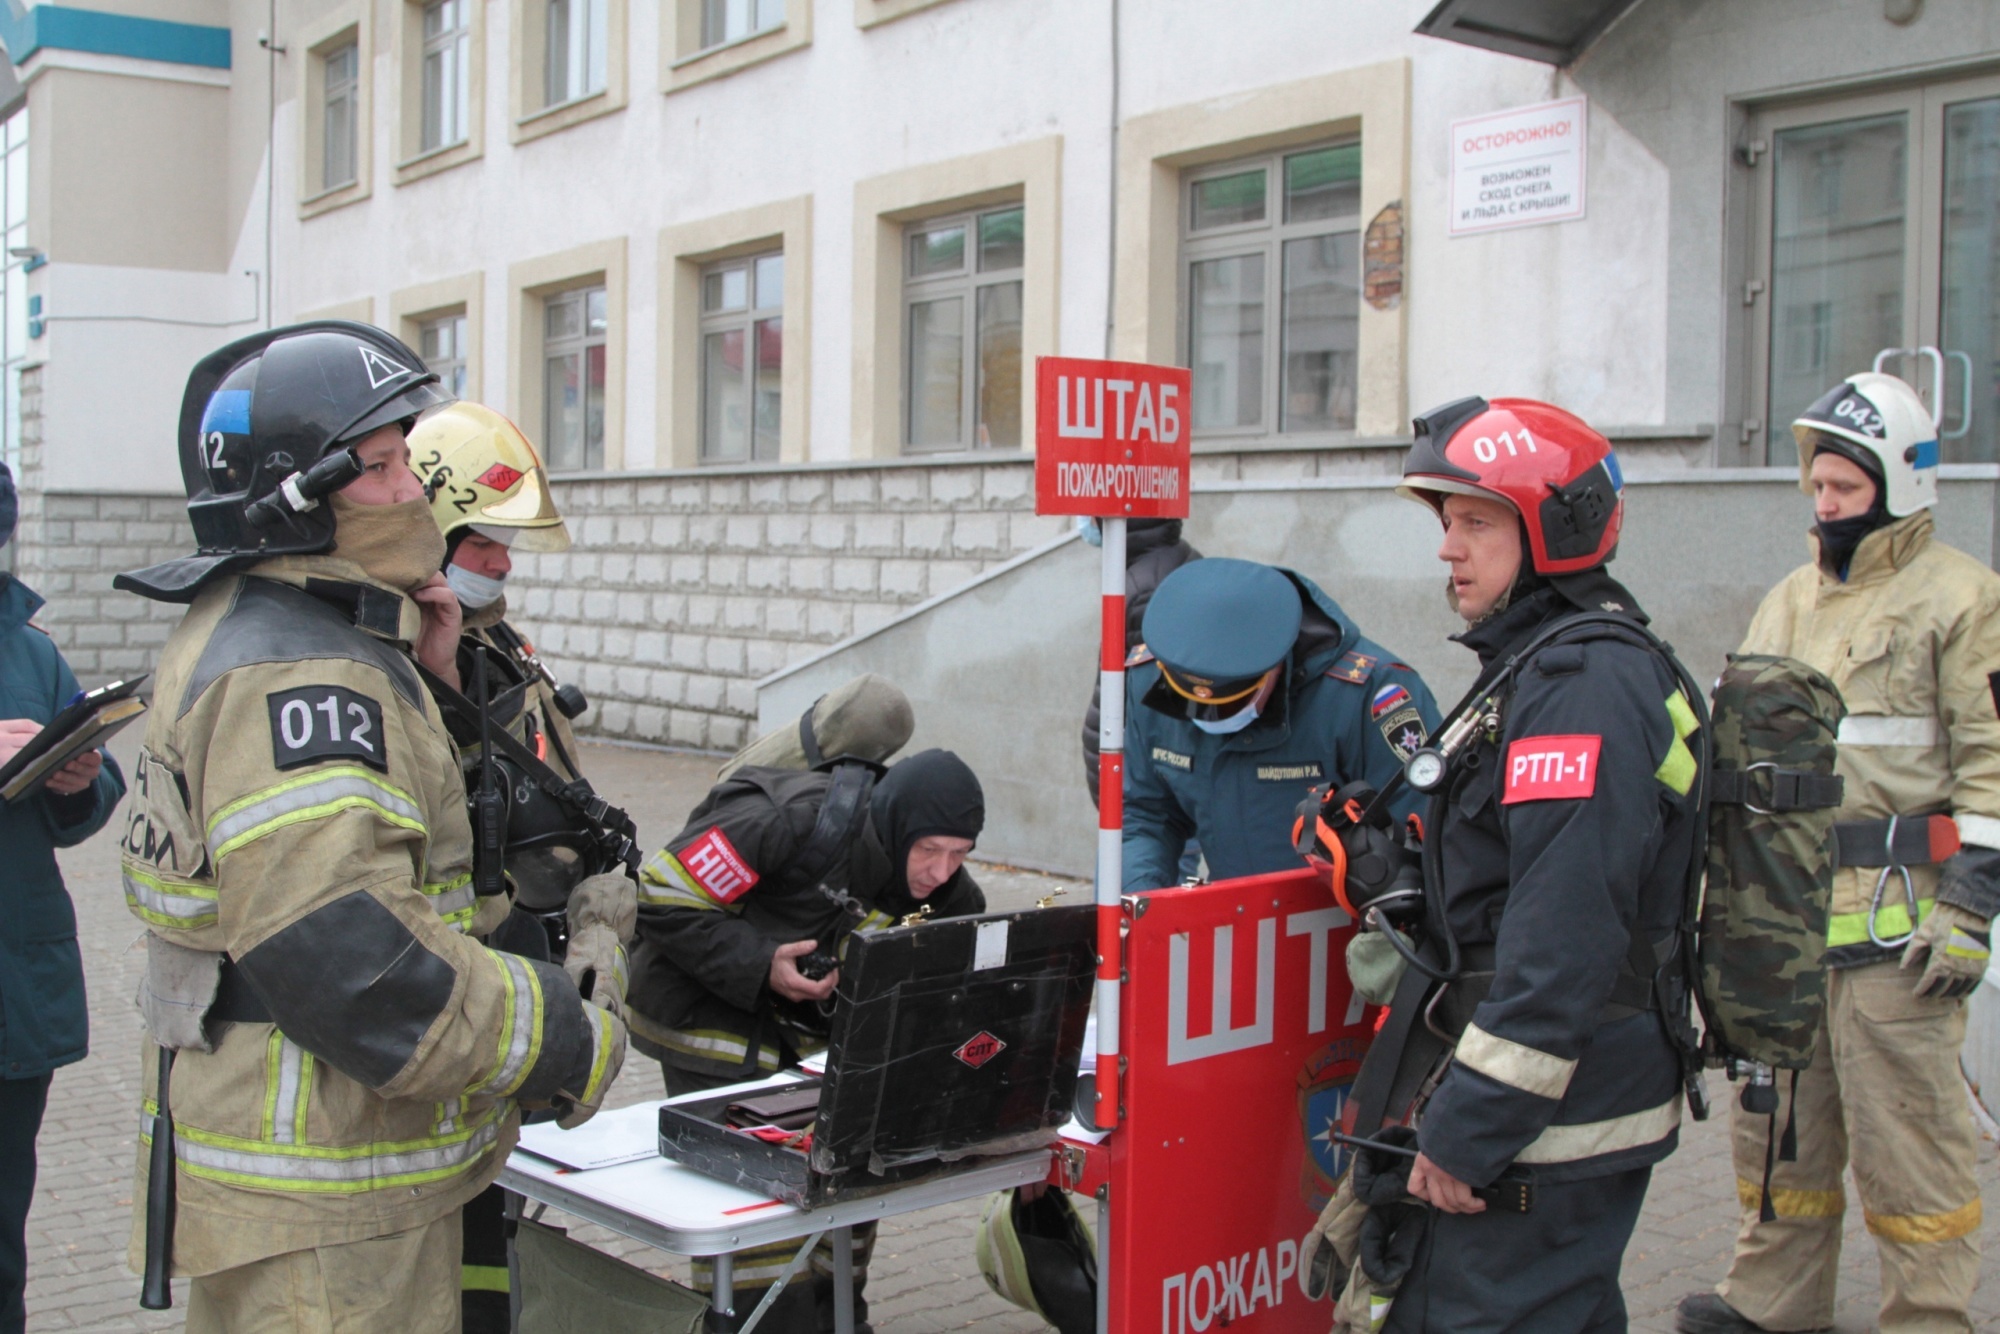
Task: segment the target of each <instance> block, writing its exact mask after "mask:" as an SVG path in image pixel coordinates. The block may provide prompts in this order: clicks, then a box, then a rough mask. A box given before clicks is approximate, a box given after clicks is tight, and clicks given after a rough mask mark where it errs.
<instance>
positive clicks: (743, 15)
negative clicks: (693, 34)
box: [701, 0, 785, 50]
mask: <svg viewBox="0 0 2000 1334" xmlns="http://www.w3.org/2000/svg"><path fill="white" fill-rule="evenodd" d="M784 24H785V0H702V5H701V45H702V49H703V50H706V49H707V48H709V47H711V46H721V45H723V44H724V43H725V42H738V41H741V40H743V39H744V38H745V37H750V36H754V35H755V34H757V33H760V32H769V31H770V30H771V29H773V28H781V27H783V26H784Z"/></svg>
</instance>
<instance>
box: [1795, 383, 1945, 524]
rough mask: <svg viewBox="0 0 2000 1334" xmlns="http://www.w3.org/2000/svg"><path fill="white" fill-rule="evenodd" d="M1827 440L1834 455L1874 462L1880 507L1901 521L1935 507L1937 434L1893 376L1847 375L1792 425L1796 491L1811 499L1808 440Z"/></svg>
mask: <svg viewBox="0 0 2000 1334" xmlns="http://www.w3.org/2000/svg"><path fill="white" fill-rule="evenodd" d="M1815 435H1819V436H1831V437H1833V440H1832V442H1831V443H1832V447H1833V449H1834V450H1835V452H1837V453H1841V454H1846V455H1848V456H1849V457H1850V458H1853V459H1854V461H1855V462H1862V461H1864V460H1868V461H1872V463H1873V465H1874V471H1876V472H1878V473H1880V474H1881V476H1882V482H1883V487H1884V490H1885V492H1886V494H1885V495H1884V496H1883V497H1882V502H1883V505H1884V507H1885V508H1886V509H1887V510H1888V511H1889V513H1890V515H1891V516H1893V517H1894V518H1898V519H1901V518H1904V517H1906V516H1908V515H1911V514H1915V513H1916V512H1917V511H1918V510H1920V509H1928V508H1930V507H1931V506H1932V505H1935V504H1937V475H1938V433H1937V425H1936V423H1934V422H1933V421H1932V420H1931V414H1930V410H1929V409H1928V408H1926V407H1925V406H1924V402H1923V400H1922V399H1921V398H1918V397H1917V391H1916V390H1914V389H1912V388H1910V386H1909V385H1907V384H1905V383H1904V382H1903V381H1901V380H1899V379H1897V378H1896V377H1895V376H1893V375H1883V374H1881V373H1879V372H1875V371H1867V372H1864V373H1862V374H1860V375H1850V376H1848V377H1847V378H1846V379H1845V380H1843V381H1841V382H1840V383H1839V384H1837V385H1835V386H1834V387H1833V388H1831V389H1829V390H1827V392H1826V393H1824V394H1822V395H1821V396H1820V398H1819V400H1818V401H1817V402H1815V403H1814V404H1813V405H1812V406H1811V407H1809V408H1807V409H1806V410H1805V412H1804V413H1803V414H1801V415H1800V417H1799V419H1798V420H1797V421H1795V422H1793V423H1792V437H1793V438H1794V439H1795V440H1797V441H1798V442H1799V487H1800V489H1801V490H1803V491H1804V492H1805V493H1806V494H1807V495H1811V494H1812V459H1813V453H1814V450H1813V446H1812V440H1813V437H1814V436H1815Z"/></svg>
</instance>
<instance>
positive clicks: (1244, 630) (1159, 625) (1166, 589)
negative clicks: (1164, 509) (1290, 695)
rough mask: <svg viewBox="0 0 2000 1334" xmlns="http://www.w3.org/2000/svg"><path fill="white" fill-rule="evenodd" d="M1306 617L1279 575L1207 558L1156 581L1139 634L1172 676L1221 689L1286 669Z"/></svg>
mask: <svg viewBox="0 0 2000 1334" xmlns="http://www.w3.org/2000/svg"><path fill="white" fill-rule="evenodd" d="M1304 615H1305V611H1304V608H1303V606H1302V604H1301V602H1300V599H1299V590H1298V586H1297V585H1295V584H1294V583H1292V581H1291V580H1290V579H1288V578H1286V577H1285V575H1284V573H1283V572H1282V571H1280V570H1278V569H1276V568H1274V567H1273V566H1269V565H1259V564H1258V563H1256V562H1255V561H1247V560H1231V559H1229V558H1228V557H1224V556H1211V557H1208V558H1207V559H1204V560H1196V561H1189V562H1188V563H1187V564H1186V565H1183V566H1181V567H1180V568H1179V569H1178V570H1175V571H1174V572H1173V573H1172V574H1170V575H1168V576H1167V577H1166V579H1165V580H1164V581H1162V582H1161V584H1160V587H1159V590H1158V591H1157V592H1155V593H1154V594H1153V600H1152V601H1151V602H1150V603H1148V604H1147V605H1146V616H1145V619H1144V621H1143V622H1141V625H1140V633H1141V634H1143V635H1144V636H1145V640H1146V647H1147V648H1148V649H1149V650H1150V651H1151V652H1152V654H1153V656H1154V657H1155V658H1156V659H1158V660H1159V662H1160V664H1161V665H1162V666H1164V667H1165V668H1167V670H1169V671H1171V672H1172V673H1173V674H1174V675H1175V676H1177V677H1181V678H1183V679H1184V680H1186V681H1189V682H1192V683H1193V684H1197V685H1208V686H1211V687H1217V688H1220V687H1226V686H1228V685H1230V684H1232V683H1236V682H1242V681H1246V680H1248V679H1250V678H1254V677H1258V676H1262V675H1263V674H1264V673H1265V672H1268V671H1270V670H1271V669H1272V668H1273V667H1275V666H1277V665H1278V664H1279V663H1281V662H1283V661H1284V660H1285V655H1286V654H1288V653H1290V652H1291V651H1292V644H1293V643H1294V642H1295V641H1296V640H1297V639H1298V637H1299V625H1300V622H1301V621H1302V620H1303V618H1304Z"/></svg>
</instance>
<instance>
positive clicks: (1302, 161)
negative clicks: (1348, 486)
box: [1182, 143, 1361, 435]
mask: <svg viewBox="0 0 2000 1334" xmlns="http://www.w3.org/2000/svg"><path fill="white" fill-rule="evenodd" d="M1182 227H1183V233H1182V236H1183V241H1182V258H1183V263H1184V265H1185V270H1184V272H1185V274H1186V286H1185V288H1184V289H1183V290H1184V300H1185V303H1186V304H1185V306H1184V308H1183V309H1184V316H1183V319H1184V323H1183V329H1184V333H1185V338H1184V351H1185V353H1186V357H1187V364H1188V365H1189V366H1190V367H1192V368H1193V372H1194V411H1193V415H1194V428H1195V430H1196V431H1197V432H1198V433H1201V434H1209V435H1229V434H1237V435H1266V434H1271V433H1306V432H1328V431H1351V430H1353V429H1354V408H1355V389H1356V374H1355V368H1356V344H1357V334H1358V331H1359V324H1360V313H1361V146H1360V144H1358V143H1346V144H1335V145H1329V146H1326V147H1321V148H1312V149H1307V150H1305V151H1303V152H1296V153H1283V154H1274V155H1272V156H1270V157H1261V158H1254V159H1251V160H1249V161H1242V162H1232V163H1230V164H1228V165H1226V166H1223V167H1216V168H1205V169H1203V170H1202V171H1201V172H1200V173H1198V174H1190V176H1189V177H1188V179H1187V182H1186V190H1185V197H1184V211H1183V213H1182Z"/></svg>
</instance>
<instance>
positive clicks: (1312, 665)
mask: <svg viewBox="0 0 2000 1334" xmlns="http://www.w3.org/2000/svg"><path fill="white" fill-rule="evenodd" d="M1281 572H1282V573H1283V574H1284V575H1285V576H1286V577H1287V578H1289V579H1290V580H1291V581H1292V582H1293V583H1294V584H1295V585H1297V586H1298V590H1299V597H1300V599H1301V601H1302V602H1303V603H1304V613H1305V616H1304V622H1303V624H1302V625H1301V626H1300V629H1299V636H1298V639H1297V640H1296V641H1295V642H1294V644H1293V646H1292V652H1291V658H1290V661H1289V662H1288V664H1287V672H1286V682H1285V686H1286V688H1285V689H1284V690H1283V691H1281V692H1278V693H1275V694H1274V695H1273V696H1272V698H1271V701H1270V703H1269V704H1267V705H1266V706H1265V709H1264V713H1263V714H1262V716H1260V717H1259V718H1258V719H1257V721H1255V722H1253V723H1251V724H1250V726H1248V727H1246V728H1244V729H1243V730H1242V731H1241V732H1237V733H1235V734H1233V735H1229V736H1215V735H1212V734H1210V733H1207V732H1204V731H1202V730H1201V729H1200V728H1198V727H1196V726H1195V725H1194V723H1193V722H1191V721H1189V719H1188V718H1187V716H1186V713H1185V701H1184V700H1182V699H1181V697H1180V696H1179V695H1176V694H1174V693H1173V691H1172V690H1171V689H1170V688H1169V687H1168V686H1167V684H1166V683H1165V682H1164V681H1162V680H1161V679H1160V669H1159V667H1158V665H1157V664H1155V663H1154V662H1153V659H1152V655H1151V654H1150V653H1148V652H1147V651H1146V648H1145V646H1144V645H1141V646H1140V647H1139V648H1138V649H1137V650H1135V651H1134V652H1133V654H1132V656H1131V658H1130V660H1129V661H1128V662H1127V664H1126V671H1125V757H1126V759H1125V892H1126V893H1128V894H1129V893H1135V892H1139V891H1143V890H1148V889H1159V888H1160V887H1162V886H1164V885H1171V884H1174V883H1176V881H1177V880H1178V879H1179V876H1178V874H1177V871H1176V868H1177V866H1178V864H1179V862H1180V856H1181V850H1182V849H1183V848H1184V847H1185V846H1186V844H1187V841H1188V839H1189V838H1196V839H1199V840H1200V842H1201V851H1202V856H1203V857H1204V858H1206V859H1207V861H1208V870H1209V875H1210V877H1211V878H1213V879H1216V880H1226V879H1230V878H1232V877H1235V876H1243V875H1260V874H1263V873H1266V872H1270V871H1287V870H1293V869H1296V868H1297V867H1300V866H1302V865H1304V862H1303V861H1302V860H1301V859H1300V857H1299V854H1298V852H1297V850H1296V849H1295V848H1293V846H1292V820H1293V817H1294V815H1295V814H1296V812H1297V810H1298V806H1299V803H1300V802H1301V801H1303V800H1304V799H1305V796H1306V794H1307V792H1309V791H1310V790H1311V789H1312V788H1313V787H1315V786H1317V785H1319V784H1321V783H1333V784H1334V785H1336V786H1338V785H1340V784H1342V783H1348V782H1353V781H1356V780H1359V779H1366V780H1367V781H1368V782H1369V783H1372V784H1373V785H1374V786H1375V787H1376V788H1377V789H1380V788H1381V787H1383V786H1384V785H1385V784H1386V783H1388V781H1389V780H1390V778H1391V777H1393V776H1394V775H1395V774H1396V773H1398V772H1399V771H1400V770H1401V769H1402V767H1403V761H1404V760H1405V759H1406V758H1408V757H1409V756H1410V755H1411V754H1413V753H1414V752H1415V751H1416V750H1417V749H1418V748H1419V747H1421V746H1423V745H1424V743H1425V742H1426V741H1427V740H1428V739H1429V737H1430V733H1431V729H1432V728H1434V727H1435V726H1436V725H1437V720H1438V711H1437V703H1436V701H1434V700H1433V699H1432V698H1431V692H1430V688H1429V687H1428V686H1426V685H1425V684H1424V682H1423V678H1422V677H1420V676H1418V675H1417V673H1416V671H1415V669H1413V668H1411V667H1408V666H1405V665H1404V664H1403V663H1401V662H1398V661H1396V659H1395V658H1394V657H1393V655H1391V654H1390V653H1389V652H1388V651H1387V650H1386V649H1384V648H1382V647H1381V645H1379V644H1376V643H1374V642H1373V641H1372V640H1368V639H1364V638H1363V637H1362V635H1361V632H1360V630H1358V629H1357V628H1356V627H1355V624H1354V622H1353V620H1351V619H1350V618H1349V617H1348V615H1347V613H1346V612H1344V611H1342V610H1341V609H1340V605H1339V604H1338V603H1336V602H1335V601H1334V600H1333V599H1332V598H1330V597H1328V596H1327V595H1326V594H1325V593H1323V592H1321V591H1320V589H1319V588H1318V586H1317V585H1315V584H1314V583H1313V582H1312V581H1311V580H1310V579H1307V578H1305V577H1304V576H1303V575H1300V574H1296V573H1294V572H1293V571H1291V570H1283V571H1281ZM1163 710H1165V711H1163ZM1421 800H1422V799H1421V797H1420V795H1419V794H1418V793H1416V792H1413V791H1412V790H1411V789H1409V788H1407V787H1405V788H1403V789H1402V791H1401V792H1400V793H1399V794H1398V796H1397V797H1396V798H1395V799H1394V800H1393V801H1392V806H1393V809H1394V810H1395V813H1396V817H1397V818H1398V819H1401V818H1402V817H1403V816H1405V815H1407V814H1409V813H1410V812H1411V811H1414V810H1417V809H1419V807H1420V805H1421Z"/></svg>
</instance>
